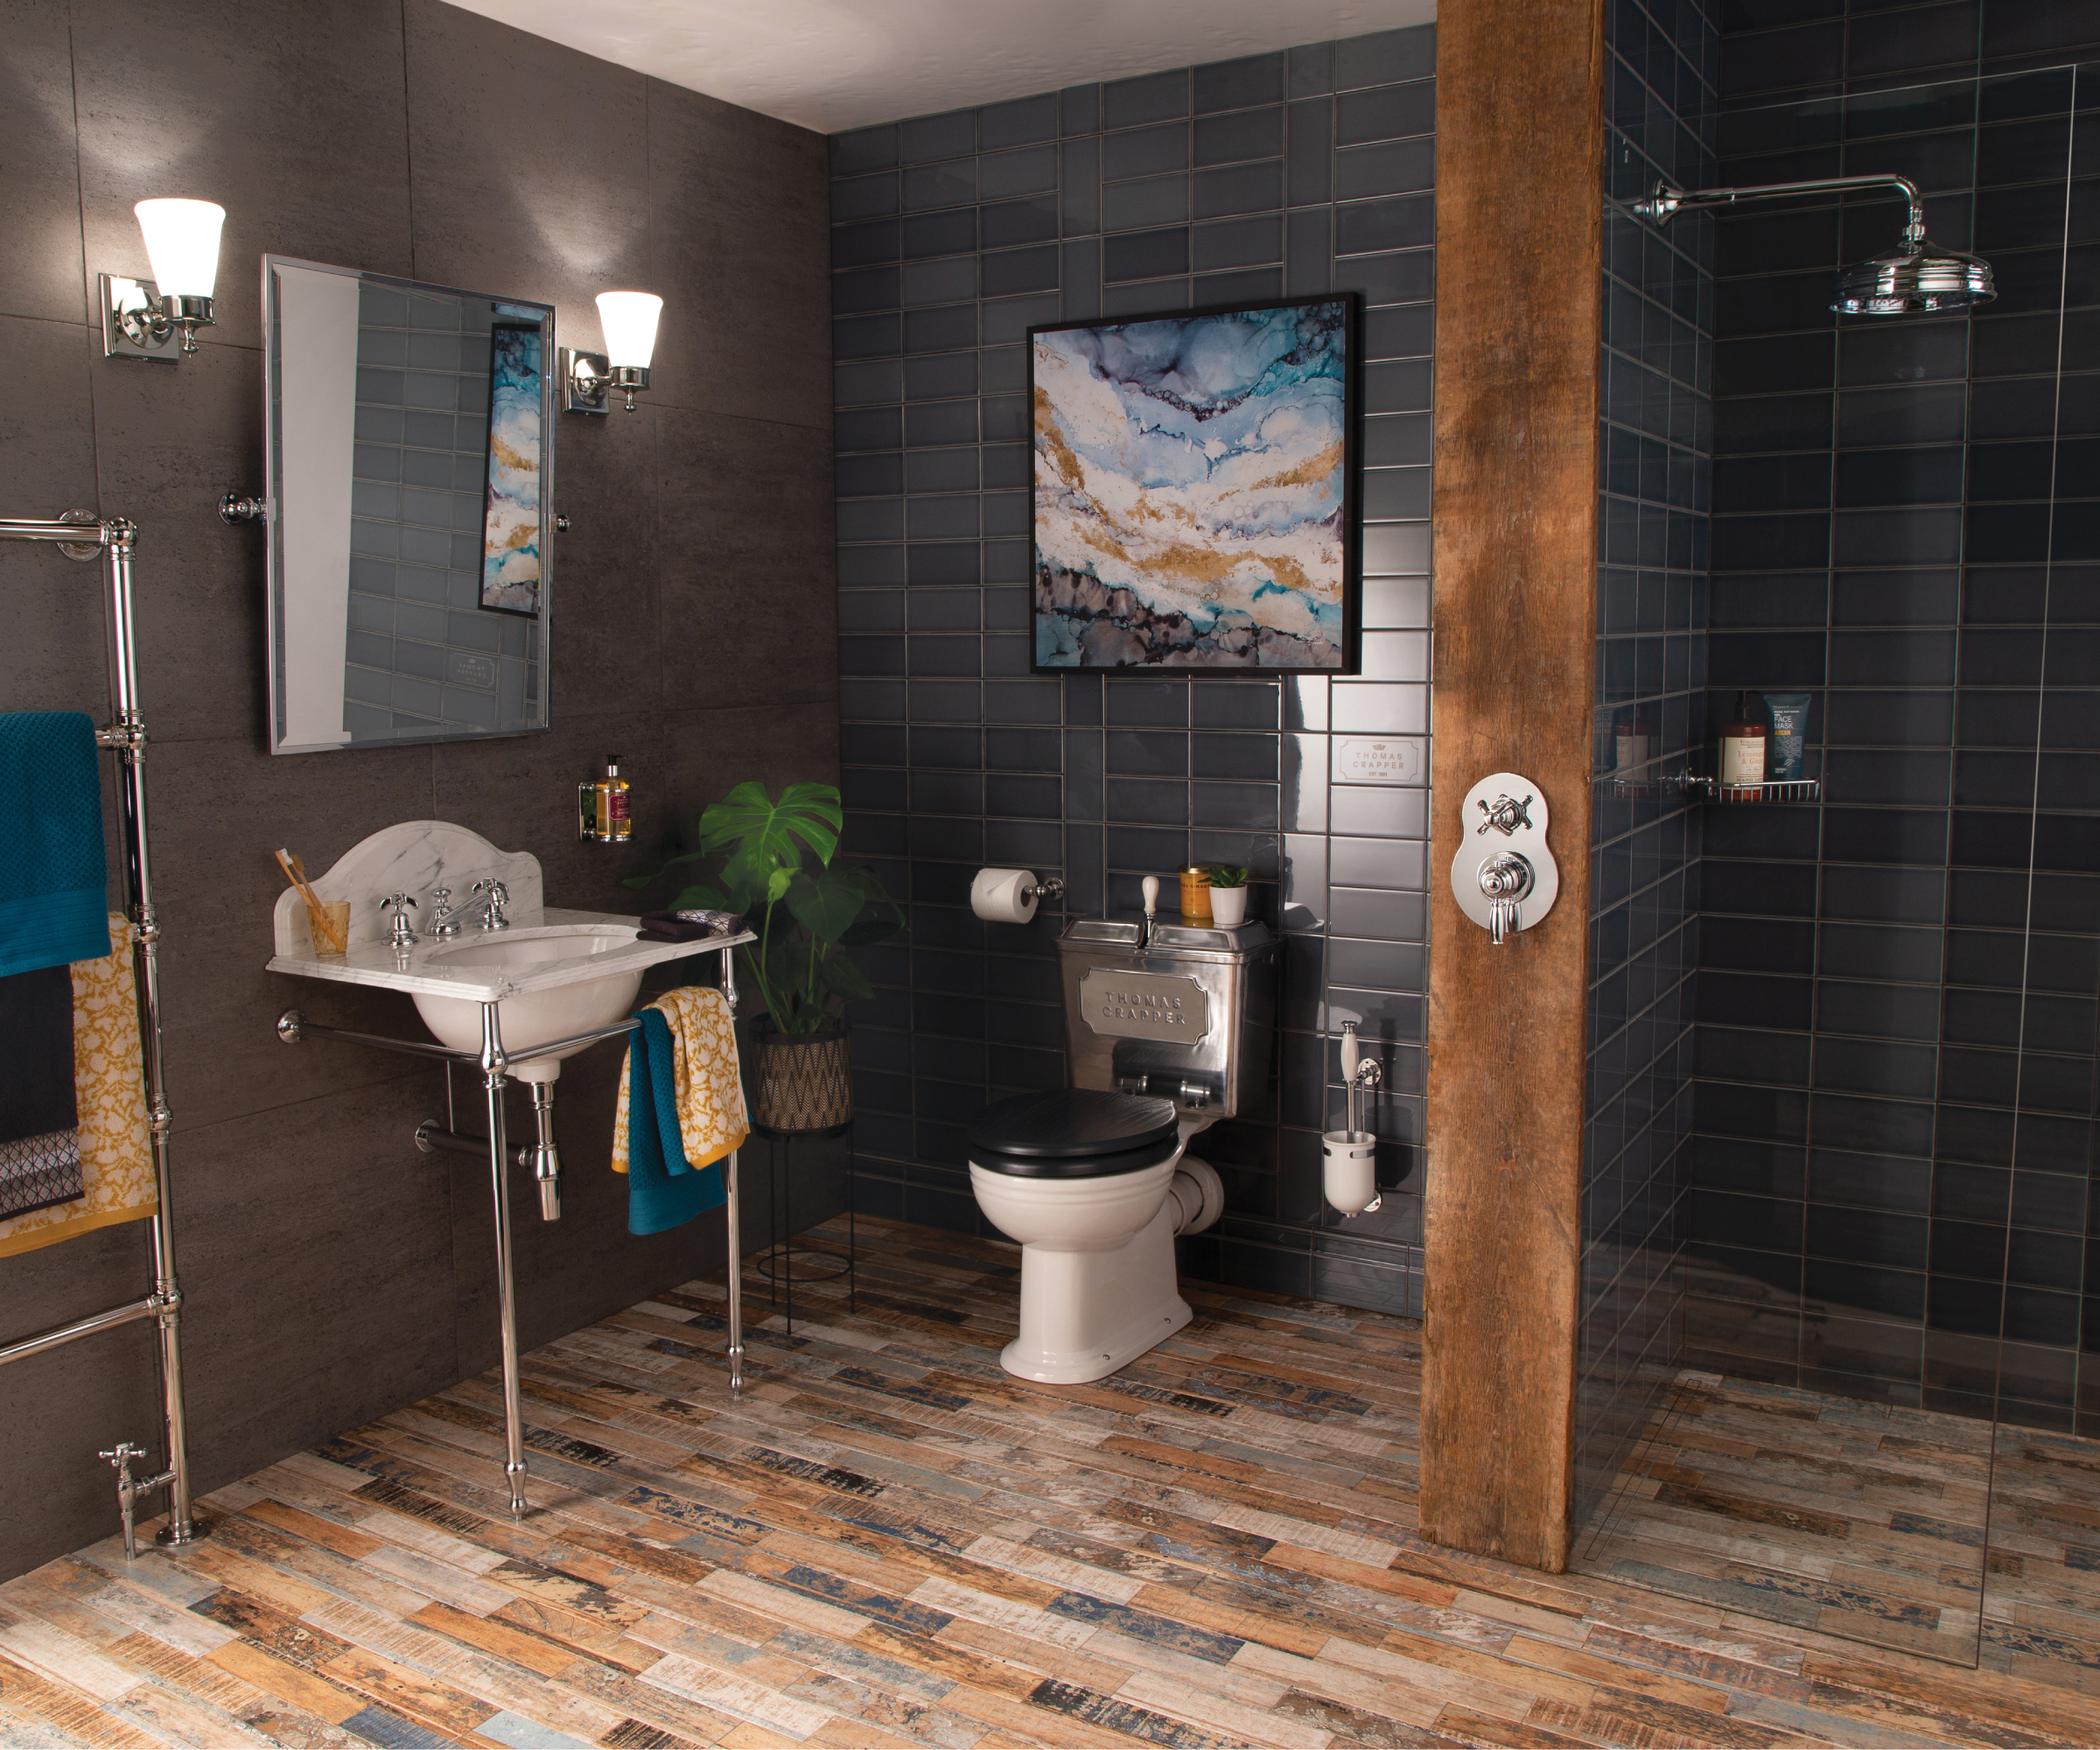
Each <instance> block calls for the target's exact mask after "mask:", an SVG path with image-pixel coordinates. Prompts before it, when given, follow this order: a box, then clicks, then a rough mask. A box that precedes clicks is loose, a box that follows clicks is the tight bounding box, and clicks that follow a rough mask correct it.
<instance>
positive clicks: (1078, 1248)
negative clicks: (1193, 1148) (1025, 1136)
mask: <svg viewBox="0 0 2100 1750" xmlns="http://www.w3.org/2000/svg"><path fill="white" fill-rule="evenodd" d="M1179 1161H1180V1156H1179V1154H1177V1155H1176V1156H1175V1157H1174V1158H1173V1159H1168V1160H1164V1161H1161V1162H1160V1163H1159V1165H1158V1166H1145V1167H1140V1168H1138V1170H1137V1171H1136V1172H1134V1173H1114V1174H1111V1175H1109V1176H1107V1177H1103V1178H1098V1179H1024V1178H1018V1177H1016V1176H1014V1175H1012V1174H1011V1173H993V1172H989V1171H987V1170H986V1169H985V1168H984V1167H982V1166H977V1164H976V1163H975V1162H974V1161H973V1162H972V1163H971V1164H970V1188H971V1190H973V1191H974V1192H976V1194H977V1207H978V1208H981V1209H982V1210H984V1214H985V1215H986V1216H987V1217H988V1218H989V1219H990V1220H991V1223H992V1225H993V1226H994V1227H996V1228H998V1230H999V1231H1000V1232H1001V1233H1003V1234H1005V1236H1007V1237H1008V1238H1009V1239H1013V1240H1018V1241H1019V1242H1020V1244H1021V1328H1020V1334H1019V1335H1018V1336H1017V1337H1015V1338H1014V1340H1013V1341H1012V1342H1011V1343H1009V1344H1007V1345H1006V1347H1005V1348H1004V1349H1003V1350H1001V1351H1000V1353H999V1365H1000V1366H1001V1367H1003V1368H1005V1369H1006V1371H1007V1372H1008V1373H1011V1374H1013V1375H1015V1376H1018V1377H1019V1378H1021V1379H1032V1380H1035V1381H1038V1382H1040V1383H1043V1384H1046V1385H1080V1384H1083V1383H1086V1382H1087V1381H1089V1380H1096V1379H1103V1378H1105V1377H1107V1376H1109V1375H1110V1374H1112V1373H1114V1372H1115V1371H1116V1370H1117V1369H1118V1368H1122V1367H1125V1366H1127V1365H1128V1364H1129V1363H1130V1362H1133V1361H1135V1360H1136V1359H1137V1358H1138V1356H1139V1355H1143V1354H1144V1353H1145V1351H1146V1350H1147V1349H1149V1348H1152V1347H1153V1346H1154V1345H1155V1344H1158V1343H1160V1342H1163V1341H1166V1339H1167V1338H1168V1337H1171V1336H1173V1334H1174V1333H1175V1332H1176V1331H1179V1330H1180V1328H1181V1327H1183V1326H1184V1325H1186V1324H1187V1323H1188V1321H1189V1320H1190V1319H1191V1318H1192V1317H1193V1316H1194V1315H1193V1314H1192V1313H1190V1312H1189V1309H1188V1303H1187V1301H1186V1300H1184V1299H1182V1298H1181V1294H1180V1289H1179V1288H1178V1287H1177V1286H1176V1284H1175V1279H1174V1229H1175V1227H1176V1226H1177V1224H1178V1222H1180V1218H1181V1213H1182V1212H1181V1207H1180V1203H1179V1202H1178V1201H1176V1200H1174V1199H1172V1198H1170V1197H1169V1196H1168V1195H1167V1191H1168V1187H1170V1186H1172V1185H1173V1179H1174V1171H1175V1167H1176V1166H1177V1164H1178V1163H1179Z"/></svg>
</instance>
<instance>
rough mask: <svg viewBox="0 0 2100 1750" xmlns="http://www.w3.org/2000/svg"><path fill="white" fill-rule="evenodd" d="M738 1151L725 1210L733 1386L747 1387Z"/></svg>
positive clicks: (726, 1171)
mask: <svg viewBox="0 0 2100 1750" xmlns="http://www.w3.org/2000/svg"><path fill="white" fill-rule="evenodd" d="M722 1177H723V1182H724V1183H725V1185H726V1186H727V1187H728V1189H729V1201H728V1206H727V1208H726V1210H725V1222H726V1223H727V1229H728V1232H727V1240H728V1247H729V1389H730V1390H732V1391H741V1390H744V1236H743V1226H744V1224H743V1222H742V1220H741V1211H740V1210H739V1197H738V1194H737V1151H736V1150H735V1149H732V1150H730V1152H729V1159H728V1163H727V1165H726V1166H725V1167H724V1168H723V1173H722Z"/></svg>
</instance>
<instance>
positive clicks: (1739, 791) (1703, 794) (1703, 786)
mask: <svg viewBox="0 0 2100 1750" xmlns="http://www.w3.org/2000/svg"><path fill="white" fill-rule="evenodd" d="M1684 790H1685V794H1686V795H1690V796H1691V797H1692V798H1693V799H1694V800H1695V801H1698V802H1816V801H1817V800H1819V799H1820V797H1821V796H1822V794H1823V781H1822V780H1821V779H1820V778H1787V779H1775V780H1773V781H1771V782H1769V783H1765V784H1724V783H1722V782H1721V781H1720V780H1719V779H1718V778H1691V777H1688V778H1686V779H1685V780H1684Z"/></svg>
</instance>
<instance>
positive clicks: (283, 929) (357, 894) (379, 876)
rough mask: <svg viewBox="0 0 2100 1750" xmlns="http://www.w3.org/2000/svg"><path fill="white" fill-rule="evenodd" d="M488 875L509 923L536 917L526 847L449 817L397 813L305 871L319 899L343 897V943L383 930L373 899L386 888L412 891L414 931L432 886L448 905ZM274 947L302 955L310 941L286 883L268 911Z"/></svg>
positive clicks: (460, 901)
mask: <svg viewBox="0 0 2100 1750" xmlns="http://www.w3.org/2000/svg"><path fill="white" fill-rule="evenodd" d="M492 877H493V879H496V880H499V881H500V882H502V883H503V884H504V886H507V887H508V888H509V889H510V905H509V907H508V908H507V909H508V912H509V915H510V918H511V920H512V921H513V922H514V923H519V924H536V923H538V922H539V921H540V914H541V911H542V907H544V904H545V890H544V888H543V887H542V883H541V880H540V860H539V858H536V857H535V856H533V855H532V853H531V852H530V851H500V850H498V849H497V848H496V847H495V846H494V845H493V844H490V843H489V842H488V841H487V840H486V838H484V837H481V835H480V834H479V833H478V832H470V831H468V830H467V829H466V828H465V827H463V826H455V825H454V824H453V823H451V822H450V821H427V820H426V821H402V823H399V824H398V825H395V826H389V827H382V828H381V829H380V830H379V831H377V832H375V833H374V834H373V835H372V836H371V837H369V838H366V839H362V840H360V841H359V842H358V843H357V844H353V845H352V846H351V847H350V849H349V850H347V851H345V852H344V853H343V854H342V855H341V856H340V857H339V858H337V859H336V860H335V863H334V865H333V866H332V867H331V868H330V869H329V871H328V872H327V873H326V874H325V875H318V876H313V877H311V880H312V885H313V891H314V892H315V893H317V894H318V895H319V896H320V897H321V898H322V899H324V900H348V901H349V902H350V946H351V947H352V948H353V949H355V948H357V947H358V946H360V944H362V943H365V942H380V941H382V940H384V939H385V936H386V934H387V914H386V912H385V909H384V908H383V907H381V904H380V901H381V900H384V899H385V898H386V897H387V896H388V894H390V893H408V894H411V895H413V896H414V898H415V900H416V909H415V911H414V912H413V913H412V914H410V915H411V916H412V917H413V918H414V920H415V923H416V933H417V934H418V935H420V934H421V933H422V932H423V928H425V927H426V926H427V925H428V923H429V922H430V912H431V909H432V907H431V903H430V890H431V889H432V888H433V887H449V888H451V891H452V900H451V902H452V904H453V905H454V906H465V904H466V903H467V901H468V900H471V899H472V897H473V886H474V883H475V882H477V881H482V880H486V879H490V878H492ZM272 921H273V923H274V925H275V937H276V942H275V946H276V952H277V953H278V954H281V955H295V954H296V955H304V954H305V953H307V952H308V951H309V949H310V948H311V935H310V934H309V933H308V930H307V927H306V902H305V901H304V900H302V899H301V898H300V897H299V895H298V893H297V891H296V890H294V889H292V888H290V887H287V888H286V889H285V890H284V891H283V893H280V894H278V895H277V903H276V909H275V911H274V913H273V914H272Z"/></svg>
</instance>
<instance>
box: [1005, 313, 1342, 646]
mask: <svg viewBox="0 0 2100 1750" xmlns="http://www.w3.org/2000/svg"><path fill="white" fill-rule="evenodd" d="M1320 305H1340V306H1341V312H1342V318H1341V333H1342V346H1343V360H1342V458H1341V477H1342V478H1341V566H1342V579H1341V594H1342V604H1341V606H1342V616H1341V618H1342V631H1341V640H1340V641H1339V644H1338V645H1337V647H1336V648H1337V655H1338V661H1336V662H1333V663H1313V664H1301V665H1286V664H1281V663H1257V662H1230V663H1225V662H1219V663H1209V662H1114V663H1109V662H1095V663H1088V662H1043V661H1042V660H1041V641H1040V637H1039V628H1038V620H1039V617H1040V614H1041V613H1042V606H1041V604H1042V590H1043V588H1044V575H1045V574H1044V566H1043V561H1042V548H1041V544H1040V530H1041V519H1042V506H1041V501H1040V500H1041V485H1040V470H1039V469H1038V467H1037V465H1036V457H1037V450H1036V445H1037V441H1038V439H1037V434H1036V423H1035V409H1036V405H1037V402H1036V339H1037V337H1038V336H1039V335H1041V334H1063V333H1082V332H1094V331H1100V330H1104V329H1113V328H1129V327H1135V326H1138V325H1142V324H1145V323H1152V322H1201V321H1204V320H1211V319H1215V318H1220V317H1230V316H1246V315H1255V314H1259V313H1262V312H1264V311H1275V310H1299V309H1306V308H1310V307H1314V306H1320ZM1362 315H1363V307H1362V297H1360V295H1359V294H1357V293H1356V292H1354V291H1332V292H1322V293H1320V294H1318V295H1315V296H1310V297H1288V298H1270V299H1264V300H1260V301H1257V302H1252V303H1237V304H1205V305H1200V306H1198V307H1196V308H1194V309H1181V310H1162V311H1153V312H1150V313H1145V314H1137V315H1130V316H1118V317H1115V318H1089V319H1087V320H1084V321H1065V322H1039V323H1035V324H1033V325H1032V326H1030V328H1029V329H1028V331H1027V333H1026V348H1027V357H1028V363H1027V374H1028V391H1027V406H1028V408H1029V422H1028V451H1029V488H1028V495H1029V529H1028V548H1029V562H1028V592H1029V615H1028V634H1029V672H1030V673H1032V674H1036V675H1088V674H1094V675H1108V674H1126V675H1131V674H1135V675H1187V676H1200V677H1201V678H1202V679H1204V680H1218V679H1232V678H1234V677H1236V676H1250V677H1258V676H1265V675H1269V676H1275V675H1326V676H1331V677H1332V676H1352V675H1355V674H1357V673H1359V672H1360V671H1361V669H1362V622H1363V539H1362V535H1363V529H1362V428H1363V415H1362V374H1363V367H1362V358H1363V340H1362Z"/></svg>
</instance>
